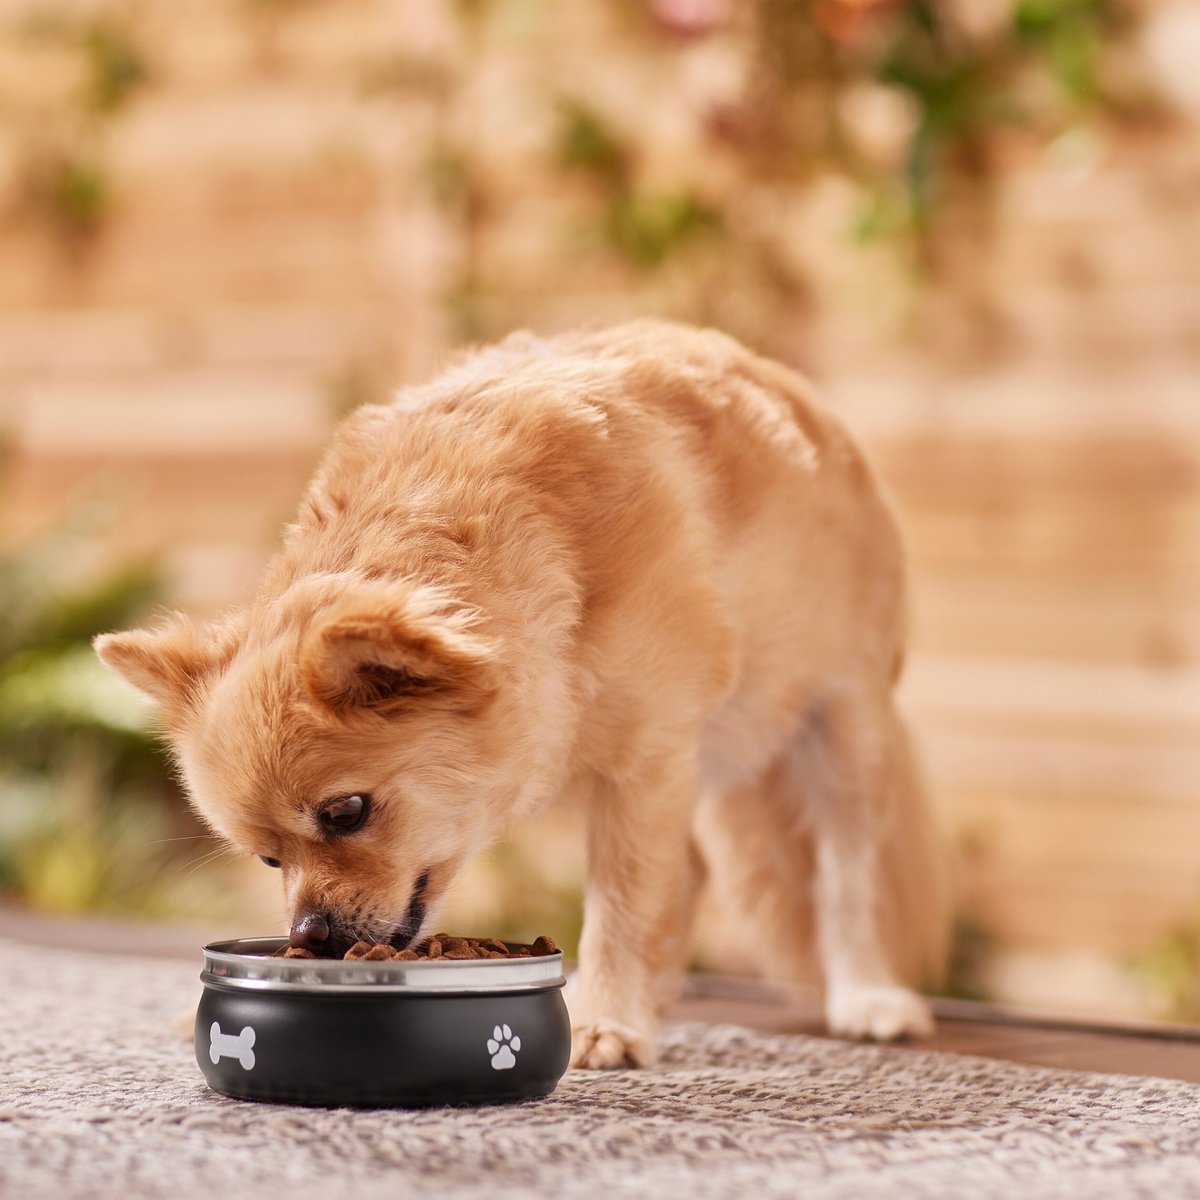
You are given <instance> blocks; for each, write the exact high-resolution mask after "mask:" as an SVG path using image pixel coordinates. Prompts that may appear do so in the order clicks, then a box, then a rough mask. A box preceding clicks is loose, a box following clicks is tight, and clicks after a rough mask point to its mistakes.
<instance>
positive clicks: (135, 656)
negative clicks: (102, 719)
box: [92, 614, 233, 715]
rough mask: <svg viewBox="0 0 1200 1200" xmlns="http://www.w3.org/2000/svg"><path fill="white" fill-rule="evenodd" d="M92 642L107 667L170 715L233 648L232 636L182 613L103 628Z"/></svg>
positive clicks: (189, 696)
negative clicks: (151, 624) (205, 629)
mask: <svg viewBox="0 0 1200 1200" xmlns="http://www.w3.org/2000/svg"><path fill="white" fill-rule="evenodd" d="M92 645H93V646H94V647H95V649H96V654H97V655H98V656H99V658H100V661H101V662H102V663H104V665H105V666H106V667H108V668H110V669H111V670H113V671H115V672H116V673H117V674H118V675H120V676H121V677H122V678H123V679H124V680H125V681H126V682H127V683H131V684H133V686H134V687H135V688H137V689H138V691H139V692H142V693H143V694H144V695H146V696H149V697H150V699H151V700H153V701H155V702H156V703H157V704H158V705H159V707H160V708H161V709H162V710H163V711H164V713H165V714H167V715H169V714H170V713H172V712H175V711H177V710H178V709H179V708H181V707H183V705H185V704H186V703H187V702H188V701H189V700H190V699H191V697H192V696H193V695H195V693H196V692H197V690H198V689H199V687H200V685H201V684H202V683H203V682H204V680H205V679H206V678H208V677H209V676H210V675H211V674H213V673H214V672H215V671H216V670H218V669H219V668H220V667H222V666H223V665H224V664H225V663H226V662H228V661H229V658H230V657H231V655H232V653H233V642H232V640H231V639H228V638H218V637H213V636H211V635H208V636H205V635H204V634H201V633H199V632H198V631H197V630H196V629H195V627H194V626H193V625H192V624H191V622H190V621H188V619H187V618H186V617H184V616H182V615H180V614H176V615H175V616H173V617H172V618H171V619H170V620H169V621H168V622H167V623H166V624H165V625H162V626H160V627H159V628H157V629H131V630H128V631H126V632H124V633H102V634H101V635H100V636H99V637H97V638H95V639H94V640H93V642H92Z"/></svg>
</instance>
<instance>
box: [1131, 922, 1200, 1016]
mask: <svg viewBox="0 0 1200 1200" xmlns="http://www.w3.org/2000/svg"><path fill="white" fill-rule="evenodd" d="M1133 970H1134V972H1135V973H1136V974H1137V975H1139V976H1140V977H1141V978H1142V979H1144V980H1146V981H1147V982H1148V983H1149V984H1150V985H1151V987H1152V988H1153V989H1154V991H1155V992H1156V993H1157V995H1158V996H1159V997H1160V998H1161V1000H1160V1004H1161V1012H1160V1016H1161V1017H1163V1018H1164V1019H1165V1020H1169V1021H1182V1022H1186V1023H1187V1024H1190V1025H1195V1024H1197V1023H1200V916H1198V917H1192V918H1190V919H1188V920H1185V921H1182V922H1181V923H1179V924H1178V925H1176V926H1175V928H1174V929H1171V930H1169V931H1168V932H1167V933H1166V934H1164V935H1163V936H1162V937H1161V938H1159V939H1158V940H1157V941H1156V942H1155V943H1154V944H1153V945H1151V946H1150V947H1149V948H1148V949H1147V950H1146V951H1145V952H1144V953H1143V954H1141V955H1140V956H1139V957H1138V958H1137V959H1136V960H1135V961H1134V963H1133Z"/></svg>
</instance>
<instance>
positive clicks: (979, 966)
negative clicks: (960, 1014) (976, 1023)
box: [941, 912, 997, 1001]
mask: <svg viewBox="0 0 1200 1200" xmlns="http://www.w3.org/2000/svg"><path fill="white" fill-rule="evenodd" d="M996 948H997V943H996V937H995V935H994V934H993V933H992V932H991V930H989V929H988V928H987V926H986V925H984V924H983V922H981V921H980V920H978V918H976V917H974V916H972V915H970V914H969V913H966V912H960V913H958V914H957V915H956V917H955V921H954V928H953V931H952V936H951V940H950V964H949V967H948V969H947V972H946V982H945V985H944V986H943V987H942V989H941V994H942V995H944V996H951V997H953V998H954V999H956V1000H978V1001H988V1000H991V999H992V995H991V993H990V991H989V989H988V986H987V982H986V976H987V967H988V962H989V960H990V959H991V957H992V956H993V955H994V954H995V952H996Z"/></svg>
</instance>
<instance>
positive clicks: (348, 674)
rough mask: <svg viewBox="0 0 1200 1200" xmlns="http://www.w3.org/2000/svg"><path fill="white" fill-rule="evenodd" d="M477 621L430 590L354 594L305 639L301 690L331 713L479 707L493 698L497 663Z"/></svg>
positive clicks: (379, 588)
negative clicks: (474, 628)
mask: <svg viewBox="0 0 1200 1200" xmlns="http://www.w3.org/2000/svg"><path fill="white" fill-rule="evenodd" d="M476 616H477V614H475V613H474V612H472V611H471V610H468V609H465V608H462V607H461V606H456V605H454V604H452V603H450V602H447V601H446V600H445V599H444V598H443V597H441V596H440V595H438V594H437V593H436V592H434V591H433V590H432V589H425V588H410V587H407V586H404V585H394V584H393V585H387V584H383V585H376V586H371V587H360V588H359V589H357V591H356V592H355V593H354V594H352V595H351V596H348V597H346V598H345V599H344V600H343V601H342V602H341V603H340V604H338V605H337V606H335V608H334V609H333V611H331V612H329V613H328V614H327V615H326V617H325V619H324V620H323V621H322V622H320V623H319V624H317V625H316V626H315V627H314V628H313V629H312V630H311V632H310V633H309V635H308V637H307V638H306V639H305V642H304V646H303V649H302V650H301V658H300V669H301V672H302V675H303V679H304V683H305V687H306V688H307V690H308V693H309V695H310V696H312V697H313V699H314V700H317V701H318V702H320V703H321V704H323V705H324V706H325V707H326V708H329V709H332V710H333V711H334V712H337V713H347V712H351V711H354V710H359V711H370V712H374V713H378V714H379V715H381V716H393V715H395V714H397V713H400V712H403V711H406V710H407V711H411V710H412V709H414V708H426V709H428V708H434V707H436V708H442V709H455V710H458V711H460V712H461V711H467V710H470V709H472V708H478V707H479V706H480V705H481V704H482V703H484V702H485V701H486V700H487V698H488V697H489V696H490V695H492V693H493V692H494V671H495V663H494V657H495V656H494V651H493V647H492V646H491V644H490V643H489V642H488V641H487V640H486V639H485V638H483V637H480V636H479V635H478V634H477V633H475V632H474V631H473V629H472V628H471V626H472V624H473V623H474V620H475V618H476Z"/></svg>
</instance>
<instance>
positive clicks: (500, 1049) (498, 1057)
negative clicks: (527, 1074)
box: [487, 1025, 521, 1071]
mask: <svg viewBox="0 0 1200 1200" xmlns="http://www.w3.org/2000/svg"><path fill="white" fill-rule="evenodd" d="M487 1048H488V1053H489V1054H490V1055H491V1056H492V1070H494V1071H507V1070H508V1069H509V1068H510V1067H515V1066H516V1065H517V1055H518V1054H519V1053H520V1052H521V1039H520V1038H519V1037H518V1036H517V1035H516V1034H514V1033H513V1031H512V1030H511V1029H509V1027H508V1026H507V1025H497V1026H496V1028H495V1029H493V1030H492V1036H491V1037H490V1038H488V1044H487Z"/></svg>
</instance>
